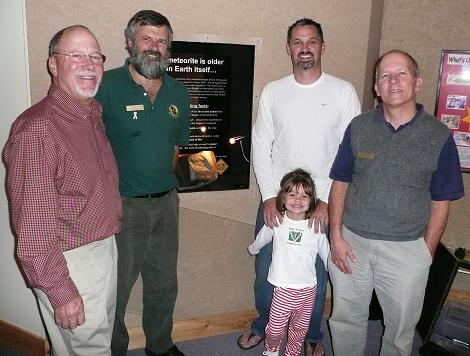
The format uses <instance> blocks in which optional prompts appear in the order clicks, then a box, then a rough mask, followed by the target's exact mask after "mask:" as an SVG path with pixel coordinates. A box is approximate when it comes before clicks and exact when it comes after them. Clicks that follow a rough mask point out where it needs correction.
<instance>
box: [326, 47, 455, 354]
mask: <svg viewBox="0 0 470 356" xmlns="http://www.w3.org/2000/svg"><path fill="white" fill-rule="evenodd" d="M375 69H376V70H375V73H376V82H375V90H376V92H377V95H378V96H379V97H380V98H381V100H382V104H381V105H379V106H378V107H377V108H375V109H374V110H372V111H369V112H367V113H364V114H362V115H359V116H357V117H356V118H354V119H353V121H352V122H351V124H350V125H349V127H348V128H347V129H346V132H345V134H344V138H343V142H342V144H341V147H340V149H339V151H338V154H337V156H336V159H335V162H334V163H333V166H332V168H331V172H330V178H332V179H333V185H332V188H331V191H330V198H329V216H330V239H331V258H330V261H329V269H330V276H331V280H332V286H333V313H332V316H331V318H330V321H329V323H330V327H331V333H332V341H333V349H334V352H335V355H337V356H343V355H347V356H354V355H361V356H362V355H364V348H365V344H366V338H367V320H368V313H369V302H370V298H371V295H372V291H373V290H374V289H375V291H376V293H377V297H378V299H379V302H380V304H381V306H382V309H383V314H384V323H385V333H384V335H383V337H382V348H381V353H380V354H381V355H410V353H411V348H412V343H413V336H414V328H415V326H416V324H417V322H418V320H419V317H420V314H421V309H422V305H423V299H424V291H425V288H426V283H427V277H428V272H429V266H430V265H431V262H432V258H433V256H434V253H435V251H436V248H437V245H438V243H439V240H440V238H441V236H442V234H443V232H444V229H445V226H446V223H447V216H448V212H449V201H450V200H454V199H459V198H461V197H462V196H463V194H464V191H463V183H462V175H461V173H460V162H459V157H458V153H457V148H456V146H455V142H454V140H453V138H452V135H451V134H450V133H449V129H448V128H447V126H445V125H444V124H443V123H441V122H439V121H438V120H436V119H435V118H434V117H433V116H431V115H429V114H427V113H426V112H425V111H424V110H423V106H422V105H420V104H416V94H417V92H418V91H419V90H420V88H421V86H422V79H421V78H420V77H419V69H418V64H417V63H416V61H415V60H414V58H413V57H411V56H410V55H409V54H408V53H406V52H403V51H400V50H392V51H389V52H387V53H385V54H384V55H382V56H381V57H380V58H379V59H378V61H377V64H376V68H375Z"/></svg>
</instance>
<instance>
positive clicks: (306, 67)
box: [297, 61, 314, 70]
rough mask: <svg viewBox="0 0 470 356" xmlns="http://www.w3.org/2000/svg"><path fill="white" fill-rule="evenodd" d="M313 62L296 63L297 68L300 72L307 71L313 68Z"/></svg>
mask: <svg viewBox="0 0 470 356" xmlns="http://www.w3.org/2000/svg"><path fill="white" fill-rule="evenodd" d="M313 64H314V61H310V62H297V67H298V68H300V69H302V70H309V69H310V68H312V67H313Z"/></svg>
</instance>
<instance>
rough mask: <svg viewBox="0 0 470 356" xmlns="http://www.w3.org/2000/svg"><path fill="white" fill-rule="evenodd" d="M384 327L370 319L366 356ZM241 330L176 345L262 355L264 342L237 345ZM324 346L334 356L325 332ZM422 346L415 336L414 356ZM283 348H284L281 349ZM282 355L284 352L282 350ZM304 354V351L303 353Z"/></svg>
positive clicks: (200, 351)
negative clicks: (241, 347)
mask: <svg viewBox="0 0 470 356" xmlns="http://www.w3.org/2000/svg"><path fill="white" fill-rule="evenodd" d="M323 330H327V328H326V322H325V321H323ZM382 332H383V328H382V325H381V323H380V321H369V329H368V336H367V346H366V353H365V356H376V355H378V354H379V348H380V338H381V336H382ZM240 335H241V333H240V332H238V333H233V334H226V335H219V336H212V337H208V338H204V339H197V340H191V341H184V342H179V343H177V344H176V345H177V346H178V348H179V349H180V350H181V351H182V352H184V353H185V354H186V356H255V355H258V356H261V355H262V353H263V351H264V346H263V343H260V344H259V345H258V346H257V347H255V348H253V349H251V350H246V351H244V350H241V349H240V348H238V346H237V338H238V337H239V336H240ZM323 344H324V348H325V354H326V356H332V355H333V351H332V349H331V342H330V336H329V334H328V332H325V337H324V343H323ZM420 346H421V339H420V338H419V336H418V335H416V336H415V340H414V344H413V352H412V354H411V355H412V356H418V355H419V352H418V348H419V347H420ZM281 350H282V349H281ZM281 355H282V352H281ZM301 355H303V353H302V354H301ZM127 356H145V352H144V350H143V349H138V350H131V351H128V352H127Z"/></svg>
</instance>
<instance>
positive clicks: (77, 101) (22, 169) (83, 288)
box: [3, 25, 121, 356]
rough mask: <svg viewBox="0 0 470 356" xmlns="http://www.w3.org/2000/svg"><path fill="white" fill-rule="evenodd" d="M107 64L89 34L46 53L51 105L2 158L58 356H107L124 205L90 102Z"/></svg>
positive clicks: (22, 127)
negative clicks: (117, 239) (120, 220)
mask: <svg viewBox="0 0 470 356" xmlns="http://www.w3.org/2000/svg"><path fill="white" fill-rule="evenodd" d="M104 60H105V57H104V56H103V55H102V54H101V52H100V47H99V45H98V42H97V40H96V38H95V36H94V35H93V34H92V33H91V32H90V30H89V29H88V28H86V27H85V26H81V25H75V26H71V27H67V28H64V29H62V30H60V31H59V32H58V33H57V34H56V35H54V37H53V38H52V39H51V41H50V44H49V59H48V68H49V72H50V74H51V76H52V85H51V87H50V89H49V93H48V95H47V96H46V97H45V98H44V99H43V100H41V101H40V102H39V103H37V104H35V105H33V106H32V107H31V108H29V109H28V110H26V111H25V112H24V113H23V114H21V115H20V116H19V117H18V118H17V119H16V121H15V122H14V123H13V126H12V129H11V132H10V137H9V139H8V141H7V143H6V146H5V148H4V152H3V158H4V161H5V164H6V167H7V179H6V187H7V192H8V195H9V199H10V210H11V221H12V227H13V230H14V232H15V235H16V238H17V250H16V253H17V257H18V261H19V263H20V266H21V268H22V270H23V272H24V275H25V277H26V279H27V282H28V284H29V285H30V286H31V287H32V288H34V291H35V293H36V295H37V297H38V301H39V307H40V310H41V313H42V316H43V320H44V323H45V326H46V328H47V331H48V334H49V337H50V341H51V349H52V354H53V355H63V356H68V355H110V354H111V349H110V345H111V333H112V332H111V330H112V327H113V324H114V311H115V305H116V304H115V301H116V271H117V250H116V244H115V239H114V234H115V233H117V232H118V231H119V229H120V223H119V218H120V216H121V201H120V197H119V191H118V173H117V166H116V163H115V160H114V156H113V152H112V150H111V147H110V144H109V142H108V140H107V138H106V135H105V132H104V125H103V122H102V121H101V106H100V104H99V103H98V102H97V101H96V100H94V99H93V96H94V95H95V94H96V91H97V90H98V86H99V85H100V82H101V78H102V76H103V62H104Z"/></svg>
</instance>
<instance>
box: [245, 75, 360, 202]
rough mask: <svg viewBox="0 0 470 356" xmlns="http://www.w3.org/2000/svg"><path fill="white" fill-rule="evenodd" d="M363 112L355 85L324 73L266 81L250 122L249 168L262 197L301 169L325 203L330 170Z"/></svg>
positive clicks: (275, 191) (270, 194)
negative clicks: (302, 79) (307, 80)
mask: <svg viewBox="0 0 470 356" xmlns="http://www.w3.org/2000/svg"><path fill="white" fill-rule="evenodd" d="M360 112H361V106H360V102H359V99H358V97H357V94H356V91H355V89H354V87H353V86H352V85H351V84H350V83H349V82H346V81H344V80H341V79H338V78H336V77H333V76H331V75H329V74H326V73H322V75H321V76H320V78H319V79H318V80H317V81H315V82H314V83H313V84H309V85H303V84H299V83H297V82H296V81H295V79H294V75H293V74H292V75H289V76H287V77H285V78H282V79H280V80H277V81H274V82H271V83H269V84H267V85H266V87H265V88H264V89H263V92H262V93H261V97H260V101H259V108H258V116H257V119H256V121H255V124H254V126H253V132H252V144H253V168H254V171H255V175H256V179H257V182H258V185H259V187H260V192H261V196H262V199H263V201H265V200H267V199H269V198H272V197H275V196H276V195H277V192H278V191H279V188H280V187H279V183H280V181H281V179H282V177H283V176H284V175H285V174H286V173H288V172H290V171H292V170H294V169H296V168H303V169H305V170H307V171H309V173H310V174H311V175H312V177H313V179H314V182H315V189H316V192H317V198H318V199H320V200H322V201H324V202H326V203H328V195H329V193H330V187H331V180H330V179H329V177H328V175H329V172H330V169H331V165H332V164H333V160H334V158H335V156H336V153H337V151H338V147H339V144H340V143H341V140H342V138H343V134H344V131H345V130H346V127H347V126H348V124H349V122H350V121H351V120H352V119H353V118H354V117H355V116H357V115H359V114H360Z"/></svg>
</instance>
